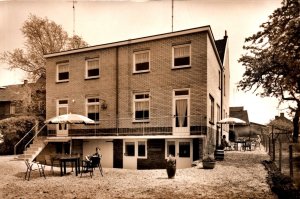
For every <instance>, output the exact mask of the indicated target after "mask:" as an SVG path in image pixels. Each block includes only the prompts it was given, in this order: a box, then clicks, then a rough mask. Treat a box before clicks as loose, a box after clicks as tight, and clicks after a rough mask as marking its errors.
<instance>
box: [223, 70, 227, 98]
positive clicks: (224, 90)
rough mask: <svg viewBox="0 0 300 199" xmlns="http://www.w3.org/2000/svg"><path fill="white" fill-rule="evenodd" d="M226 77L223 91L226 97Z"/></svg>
mask: <svg viewBox="0 0 300 199" xmlns="http://www.w3.org/2000/svg"><path fill="white" fill-rule="evenodd" d="M225 80H226V79H225V75H224V80H223V81H224V89H223V92H224V96H226V81H225Z"/></svg>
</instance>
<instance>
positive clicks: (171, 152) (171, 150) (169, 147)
mask: <svg viewBox="0 0 300 199" xmlns="http://www.w3.org/2000/svg"><path fill="white" fill-rule="evenodd" d="M175 154H176V150H175V141H168V142H167V156H169V155H172V156H174V157H175Z"/></svg>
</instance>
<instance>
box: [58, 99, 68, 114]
mask: <svg viewBox="0 0 300 199" xmlns="http://www.w3.org/2000/svg"><path fill="white" fill-rule="evenodd" d="M67 113H68V100H66V99H62V100H58V106H57V115H64V114H67Z"/></svg>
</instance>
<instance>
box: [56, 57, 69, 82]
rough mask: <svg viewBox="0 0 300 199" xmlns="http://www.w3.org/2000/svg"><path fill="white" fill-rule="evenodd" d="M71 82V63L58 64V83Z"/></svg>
mask: <svg viewBox="0 0 300 199" xmlns="http://www.w3.org/2000/svg"><path fill="white" fill-rule="evenodd" d="M68 80H69V62H67V63H60V64H57V81H58V82H65V81H68Z"/></svg>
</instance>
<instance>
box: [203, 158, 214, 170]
mask: <svg viewBox="0 0 300 199" xmlns="http://www.w3.org/2000/svg"><path fill="white" fill-rule="evenodd" d="M202 165H203V169H213V168H215V165H216V161H215V159H214V158H213V156H211V155H208V156H205V157H204V158H203V160H202Z"/></svg>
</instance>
